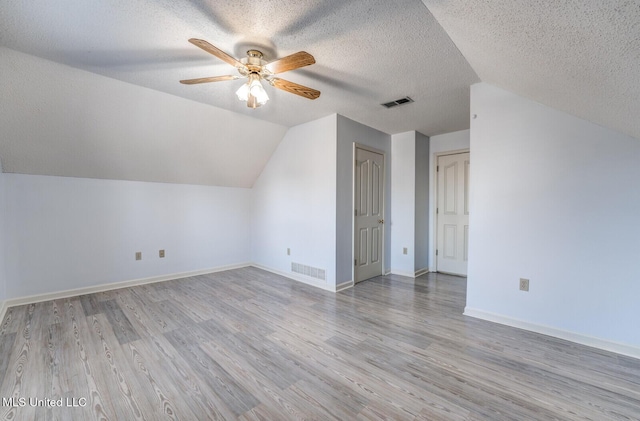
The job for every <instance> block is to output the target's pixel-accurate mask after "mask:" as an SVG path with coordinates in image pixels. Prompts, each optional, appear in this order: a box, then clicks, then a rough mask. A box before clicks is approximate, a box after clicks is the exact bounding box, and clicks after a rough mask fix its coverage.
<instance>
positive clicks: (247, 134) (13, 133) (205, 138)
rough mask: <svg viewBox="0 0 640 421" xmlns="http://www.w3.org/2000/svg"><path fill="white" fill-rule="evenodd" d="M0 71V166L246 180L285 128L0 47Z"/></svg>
mask: <svg viewBox="0 0 640 421" xmlns="http://www.w3.org/2000/svg"><path fill="white" fill-rule="evenodd" d="M0 75H2V77H0V92H1V93H2V95H1V96H0V109H1V110H2V112H0V127H2V136H0V150H2V153H3V158H4V170H5V171H6V172H8V173H21V174H40V175H58V176H71V177H86V178H100V179H110V180H138V181H155V182H163V183H183V184H202V185H213V186H227V187H245V188H250V187H251V186H252V185H253V183H254V181H255V180H256V178H257V177H258V174H260V171H261V170H262V168H263V167H264V165H265V164H266V162H267V161H268V159H269V157H270V156H271V153H272V152H273V151H274V150H275V148H276V146H277V145H278V143H279V142H280V140H281V139H282V137H283V136H284V133H285V132H286V130H287V128H286V127H284V126H282V125H278V124H273V123H269V122H267V121H264V120H259V119H257V118H252V117H249V116H245V115H242V114H239V113H235V112H232V111H227V110H223V109H221V108H216V107H213V106H211V105H207V104H202V103H199V102H195V101H191V100H187V99H184V98H180V97H177V96H174V95H169V94H166V93H164V92H158V91H154V90H152V89H148V88H144V87H141V86H136V85H132V84H129V83H125V82H122V81H119V80H115V79H111V78H108V77H104V76H101V75H97V74H95V73H90V72H86V71H83V70H79V69H75V68H72V67H68V66H64V65H61V64H58V63H54V62H51V61H48V60H44V59H41V58H38V57H34V56H30V55H27V54H23V53H19V52H17V51H13V50H10V49H7V48H3V47H0ZM169 82H171V83H174V84H175V86H180V87H181V89H185V90H193V89H196V90H204V89H207V88H206V87H205V86H199V87H195V86H186V85H180V84H179V83H178V81H177V80H173V81H169ZM229 83H231V82H229ZM229 100H230V101H237V100H235V98H229ZM237 102H239V101H237Z"/></svg>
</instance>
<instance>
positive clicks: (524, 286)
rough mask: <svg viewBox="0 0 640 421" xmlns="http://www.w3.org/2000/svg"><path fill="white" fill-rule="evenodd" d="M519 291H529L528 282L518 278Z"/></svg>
mask: <svg viewBox="0 0 640 421" xmlns="http://www.w3.org/2000/svg"><path fill="white" fill-rule="evenodd" d="M520 291H529V280H528V279H525V278H520Z"/></svg>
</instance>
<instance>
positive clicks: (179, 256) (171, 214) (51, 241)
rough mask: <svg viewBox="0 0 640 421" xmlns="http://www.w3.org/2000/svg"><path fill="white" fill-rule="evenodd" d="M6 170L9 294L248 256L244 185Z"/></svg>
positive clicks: (170, 271) (197, 266) (181, 270)
mask: <svg viewBox="0 0 640 421" xmlns="http://www.w3.org/2000/svg"><path fill="white" fill-rule="evenodd" d="M3 176H4V178H5V183H6V186H5V187H6V197H5V199H6V209H7V213H6V215H5V218H6V223H7V224H6V229H7V232H6V237H7V239H8V241H7V244H9V245H10V247H7V250H6V274H7V280H8V282H7V298H16V297H24V296H29V295H35V294H43V293H49V292H59V291H64V290H69V289H76V288H82V287H88V286H95V285H100V284H106V283H112V282H119V281H128V280H134V279H140V278H147V277H154V276H159V275H168V274H174V273H184V272H190V271H197V270H206V269H210V268H216V267H220V266H226V265H234V264H243V263H248V262H249V261H250V239H249V235H250V233H249V224H250V200H251V198H250V193H251V190H249V189H242V188H225V187H208V186H193V185H182V184H161V183H145V182H131V181H114V180H96V179H83V178H67V177H51V176H37V175H20V174H4V175H3ZM159 249H165V250H166V257H165V258H164V259H160V258H159V257H158V250H159ZM136 251H141V252H142V253H143V259H142V260H141V261H136V260H135V252H136Z"/></svg>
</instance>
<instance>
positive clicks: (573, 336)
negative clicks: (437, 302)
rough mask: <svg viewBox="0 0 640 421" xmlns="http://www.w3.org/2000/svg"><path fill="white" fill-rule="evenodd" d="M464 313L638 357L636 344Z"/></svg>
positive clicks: (477, 312)
mask: <svg viewBox="0 0 640 421" xmlns="http://www.w3.org/2000/svg"><path fill="white" fill-rule="evenodd" d="M464 315H465V316H470V317H475V318H476V319H482V320H487V321H490V322H494V323H500V324H503V325H507V326H511V327H517V328H519V329H524V330H529V331H531V332H536V333H541V334H543V335H548V336H553V337H555V338H560V339H565V340H567V341H571V342H575V343H578V344H582V345H587V346H591V347H594V348H598V349H603V350H605V351H611V352H615V353H617V354H622V355H627V356H629V357H633V358H638V359H640V348H639V347H636V346H632V345H627V344H621V343H618V342H613V341H608V340H606V339H601V338H596V337H593V336H588V335H583V334H581V333H576V332H571V331H568V330H563V329H558V328H555V327H550V326H545V325H539V324H536V323H531V322H526V321H524V320H519V319H514V318H511V317H507V316H503V315H500V314H495V313H490V312H488V311H483V310H478V309H475V308H469V307H465V309H464Z"/></svg>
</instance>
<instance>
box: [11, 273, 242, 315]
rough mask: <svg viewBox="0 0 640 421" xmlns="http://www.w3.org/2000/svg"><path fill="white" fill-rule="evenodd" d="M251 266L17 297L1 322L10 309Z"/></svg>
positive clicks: (155, 277)
mask: <svg viewBox="0 0 640 421" xmlns="http://www.w3.org/2000/svg"><path fill="white" fill-rule="evenodd" d="M247 266H251V264H250V263H249V262H243V263H236V264H231V265H224V266H217V267H213V268H209V269H201V270H194V271H189V272H181V273H171V274H166V275H159V276H152V277H149V278H140V279H131V280H127V281H120V282H112V283H107V284H100V285H92V286H89V287H83V288H75V289H68V290H63V291H56V292H48V293H44V294H36V295H29V296H25V297H16V298H10V299H8V300H5V301H4V302H2V303H0V321H2V319H3V318H4V313H5V312H6V310H7V309H8V308H9V307H14V306H19V305H24V304H34V303H40V302H43V301H49V300H58V299H61V298H69V297H77V296H79V295H85V294H94V293H96V292H105V291H112V290H115V289H121V288H129V287H133V286H138V285H145V284H152V283H156V282H165V281H173V280H176V279H182V278H189V277H191V276H198V275H207V274H209V273H216V272H224V271H227V270H232V269H240V268H244V267H247Z"/></svg>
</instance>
